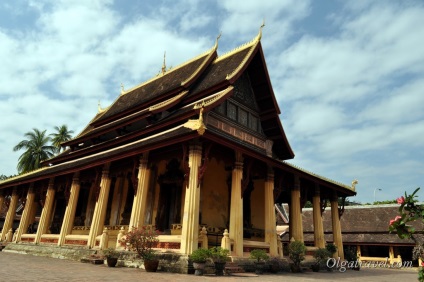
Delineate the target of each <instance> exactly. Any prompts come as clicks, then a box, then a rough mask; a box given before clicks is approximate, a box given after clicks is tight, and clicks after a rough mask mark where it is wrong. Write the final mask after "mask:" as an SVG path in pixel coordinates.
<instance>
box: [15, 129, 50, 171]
mask: <svg viewBox="0 0 424 282" xmlns="http://www.w3.org/2000/svg"><path fill="white" fill-rule="evenodd" d="M32 130H33V131H30V132H27V133H25V135H24V136H25V137H27V138H28V139H27V140H22V141H21V142H19V144H18V145H16V146H15V147H14V148H13V151H15V152H16V151H19V150H21V149H25V150H26V151H25V152H24V153H23V154H22V155H21V156H20V157H19V160H18V166H17V169H18V172H19V173H24V172H29V171H32V170H34V169H37V168H39V167H40V162H42V161H44V160H47V159H49V158H51V157H53V156H54V152H55V147H54V146H51V145H50V144H49V143H50V141H51V140H50V137H48V136H47V135H46V131H45V130H44V131H39V130H38V129H36V128H33V129H32Z"/></svg>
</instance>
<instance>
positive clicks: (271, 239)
mask: <svg viewBox="0 0 424 282" xmlns="http://www.w3.org/2000/svg"><path fill="white" fill-rule="evenodd" d="M264 215H265V242H266V243H268V244H269V255H270V256H273V257H276V256H278V246H277V229H276V227H277V223H276V220H275V203H274V171H273V170H272V169H271V168H270V169H269V170H268V175H267V178H266V181H265V214H264Z"/></svg>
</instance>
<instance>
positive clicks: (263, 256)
mask: <svg viewBox="0 0 424 282" xmlns="http://www.w3.org/2000/svg"><path fill="white" fill-rule="evenodd" d="M250 258H252V259H255V260H257V261H258V262H259V261H267V260H268V259H269V256H268V254H267V253H266V251H265V250H262V249H254V250H252V251H251V252H250Z"/></svg>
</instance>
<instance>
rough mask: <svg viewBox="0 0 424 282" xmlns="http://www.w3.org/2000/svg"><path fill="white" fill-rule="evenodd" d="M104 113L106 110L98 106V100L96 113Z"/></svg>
mask: <svg viewBox="0 0 424 282" xmlns="http://www.w3.org/2000/svg"><path fill="white" fill-rule="evenodd" d="M104 111H106V109H103V108H102V106H101V105H100V100H99V103H98V104H97V113H99V114H100V113H103V112H104Z"/></svg>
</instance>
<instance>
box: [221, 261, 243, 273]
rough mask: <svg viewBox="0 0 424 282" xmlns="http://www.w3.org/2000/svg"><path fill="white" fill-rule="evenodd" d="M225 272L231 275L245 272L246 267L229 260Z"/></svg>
mask: <svg viewBox="0 0 424 282" xmlns="http://www.w3.org/2000/svg"><path fill="white" fill-rule="evenodd" d="M224 272H225V274H227V275H230V274H232V273H244V269H243V267H240V266H239V265H238V264H237V263H235V262H227V263H226V264H225V268H224Z"/></svg>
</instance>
